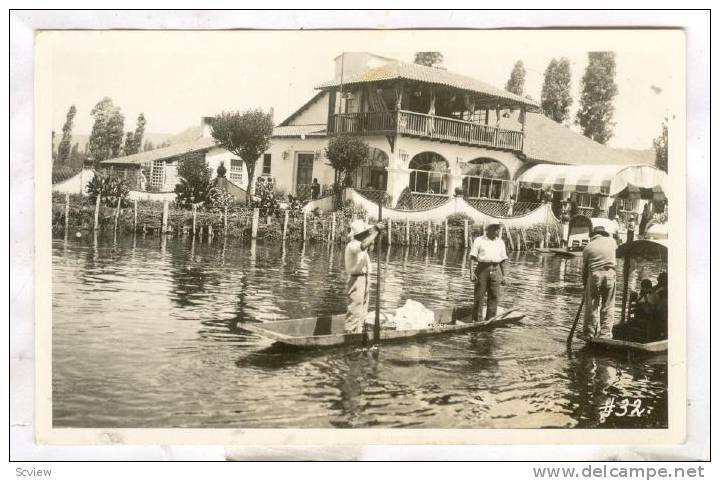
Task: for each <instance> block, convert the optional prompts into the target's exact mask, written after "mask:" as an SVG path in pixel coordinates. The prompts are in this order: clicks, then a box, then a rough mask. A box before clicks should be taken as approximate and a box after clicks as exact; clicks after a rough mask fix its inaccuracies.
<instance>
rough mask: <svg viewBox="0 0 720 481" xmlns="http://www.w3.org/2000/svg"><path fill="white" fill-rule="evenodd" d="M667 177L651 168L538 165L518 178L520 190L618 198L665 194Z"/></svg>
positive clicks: (642, 166)
mask: <svg viewBox="0 0 720 481" xmlns="http://www.w3.org/2000/svg"><path fill="white" fill-rule="evenodd" d="M666 180H667V174H666V173H665V172H663V171H662V170H660V169H656V168H655V167H651V166H648V165H637V166H627V165H557V164H538V165H535V166H533V167H530V168H529V169H528V170H526V171H525V172H524V173H523V174H522V175H520V177H519V178H518V179H517V182H518V185H519V187H523V188H530V189H547V188H548V187H549V188H550V189H552V190H555V191H563V192H587V193H589V194H604V195H610V196H614V195H617V194H618V193H620V192H622V191H623V190H625V189H628V192H633V191H638V190H639V189H652V191H653V192H662V193H665V192H666V190H665V182H666Z"/></svg>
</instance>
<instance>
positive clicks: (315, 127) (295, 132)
mask: <svg viewBox="0 0 720 481" xmlns="http://www.w3.org/2000/svg"><path fill="white" fill-rule="evenodd" d="M301 135H305V136H307V137H325V135H327V126H326V125H325V124H310V125H284V126H277V127H275V128H274V129H273V135H272V136H273V137H300V136H301Z"/></svg>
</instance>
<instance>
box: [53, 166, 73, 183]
mask: <svg viewBox="0 0 720 481" xmlns="http://www.w3.org/2000/svg"><path fill="white" fill-rule="evenodd" d="M78 172H80V169H75V168H72V167H70V166H69V165H57V166H56V165H55V164H53V167H52V183H53V184H57V183H58V182H62V181H63V180H67V179H69V178H70V177H72V176H74V175H75V174H77V173H78Z"/></svg>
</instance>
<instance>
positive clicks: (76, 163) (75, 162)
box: [70, 142, 85, 167]
mask: <svg viewBox="0 0 720 481" xmlns="http://www.w3.org/2000/svg"><path fill="white" fill-rule="evenodd" d="M84 163H85V154H84V153H82V152H80V144H78V143H77V142H75V143H74V144H73V146H72V149H71V150H70V165H71V166H72V167H82V166H83V164H84Z"/></svg>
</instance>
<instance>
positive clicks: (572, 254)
mask: <svg viewBox="0 0 720 481" xmlns="http://www.w3.org/2000/svg"><path fill="white" fill-rule="evenodd" d="M550 252H552V253H553V254H555V255H557V256H562V257H582V251H571V250H567V249H565V248H561V247H553V248H551V249H550Z"/></svg>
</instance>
